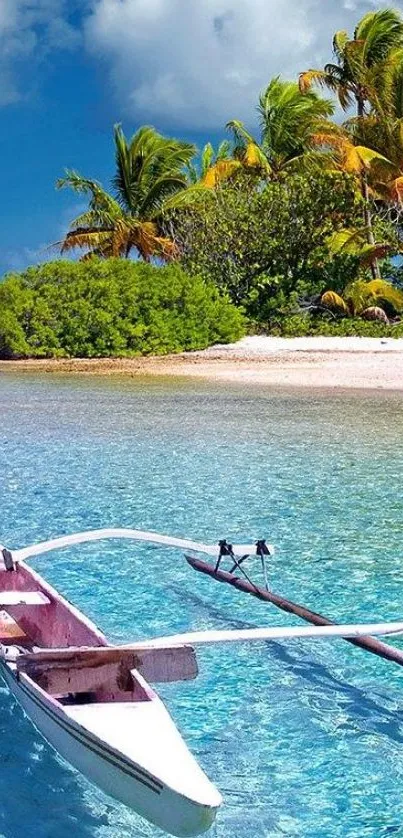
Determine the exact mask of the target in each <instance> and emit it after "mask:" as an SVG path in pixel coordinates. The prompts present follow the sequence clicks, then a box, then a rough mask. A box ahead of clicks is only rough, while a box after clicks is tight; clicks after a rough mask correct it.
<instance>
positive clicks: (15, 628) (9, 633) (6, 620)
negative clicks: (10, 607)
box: [0, 611, 28, 643]
mask: <svg viewBox="0 0 403 838" xmlns="http://www.w3.org/2000/svg"><path fill="white" fill-rule="evenodd" d="M27 639H28V635H27V634H25V631H24V630H23V629H22V628H21V626H19V625H18V623H17V622H16V621H15V620H14V619H13V617H11V616H10V614H7V611H0V643H8V642H9V641H10V640H12V641H14V642H15V641H17V640H22V641H24V640H27Z"/></svg>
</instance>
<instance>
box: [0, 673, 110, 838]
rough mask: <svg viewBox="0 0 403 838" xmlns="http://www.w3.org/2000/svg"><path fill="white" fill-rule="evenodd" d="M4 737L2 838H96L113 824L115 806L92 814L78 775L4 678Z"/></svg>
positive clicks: (0, 752)
mask: <svg viewBox="0 0 403 838" xmlns="http://www.w3.org/2000/svg"><path fill="white" fill-rule="evenodd" d="M0 741H1V749H0V758H1V766H2V770H1V771H0V800H1V801H2V804H1V811H0V834H1V835H2V838H26V837H27V835H31V834H35V838H49V836H51V835H52V836H57V838H71V836H72V835H78V834H79V835H80V838H94V834H95V833H96V830H99V829H100V828H101V827H105V826H110V819H109V817H108V812H109V811H110V810H112V806H110V805H109V804H108V801H105V809H104V813H102V811H100V812H99V814H97V815H94V814H93V813H92V812H91V809H90V806H88V805H86V804H85V802H84V799H83V797H84V791H83V785H82V780H81V778H80V777H79V775H78V774H77V773H76V772H75V771H72V770H71V769H69V768H67V767H66V765H65V764H64V762H62V760H61V759H60V757H58V756H57V755H56V753H55V752H54V751H53V750H52V749H51V748H50V746H48V745H47V744H46V743H45V741H44V740H43V738H42V736H41V735H40V734H39V733H37V732H36V730H35V728H34V727H33V726H32V724H31V723H30V722H29V720H28V719H27V717H26V716H25V715H24V713H23V711H22V709H21V707H20V706H19V704H17V702H16V701H15V699H14V697H13V696H12V695H11V693H10V692H9V690H8V688H7V687H6V686H3V681H2V680H1V679H0ZM99 809H100V810H101V806H100V807H99ZM31 829H32V830H33V832H32V833H31V831H30V830H31Z"/></svg>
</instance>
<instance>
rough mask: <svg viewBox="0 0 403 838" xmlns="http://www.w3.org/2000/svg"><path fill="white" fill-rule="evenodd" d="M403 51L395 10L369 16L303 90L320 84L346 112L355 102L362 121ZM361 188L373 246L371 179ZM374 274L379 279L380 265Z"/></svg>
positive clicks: (336, 42) (307, 77) (304, 79)
mask: <svg viewBox="0 0 403 838" xmlns="http://www.w3.org/2000/svg"><path fill="white" fill-rule="evenodd" d="M402 47H403V20H402V17H401V15H400V14H399V12H397V11H394V10H393V9H381V10H380V11H377V12H369V13H368V14H366V15H365V16H364V17H363V18H362V19H361V20H360V22H359V23H358V25H357V26H356V28H355V31H354V35H353V38H352V39H350V38H349V36H348V33H347V32H346V31H344V30H343V31H339V32H336V34H335V36H334V38H333V52H334V56H335V59H336V61H335V63H330V64H326V66H325V67H324V69H323V70H313V69H311V70H307V71H305V72H303V73H301V75H300V78H299V86H300V90H301V92H302V93H308V92H311V88H312V85H313V84H318V85H319V86H321V87H325V88H327V89H328V90H331V91H332V92H334V93H335V94H336V95H337V97H338V99H339V102H340V104H341V107H342V108H343V110H348V108H349V107H350V106H351V105H352V104H353V103H354V102H355V103H356V106H357V117H358V118H359V119H362V118H363V117H365V116H366V115H367V113H368V108H375V109H376V108H377V107H379V105H380V102H381V101H382V98H383V99H384V97H385V91H387V90H389V89H390V82H391V76H392V74H393V70H394V67H395V66H396V62H399V61H400V60H401V49H402ZM361 188H362V194H363V198H364V222H365V227H366V230H367V239H368V243H369V244H372V245H373V244H375V239H374V234H373V228H372V218H371V211H370V205H369V190H368V177H367V173H366V171H363V172H362V176H361ZM372 269H373V274H374V276H376V277H379V268H378V265H377V262H375V263H374V264H373V266H372Z"/></svg>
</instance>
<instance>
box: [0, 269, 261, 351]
mask: <svg viewBox="0 0 403 838" xmlns="http://www.w3.org/2000/svg"><path fill="white" fill-rule="evenodd" d="M244 331H245V326H244V318H243V315H242V312H241V311H240V310H239V309H236V308H235V306H234V305H232V303H231V302H230V300H229V298H228V296H227V295H226V294H225V293H223V292H220V291H218V289H217V288H216V287H215V286H214V285H213V284H212V283H211V282H206V281H204V280H203V279H202V278H201V277H199V276H192V277H190V276H188V275H187V274H186V273H184V271H183V270H182V269H181V268H180V267H179V266H178V265H174V264H172V265H169V266H167V267H155V266H153V265H150V264H146V263H144V262H131V261H127V260H121V259H110V260H95V259H94V260H90V261H87V262H78V263H74V262H68V261H57V262H51V263H48V264H44V265H40V266H38V267H35V268H28V270H26V271H25V272H24V273H22V274H19V275H10V276H8V277H6V278H5V279H4V281H3V282H2V283H0V357H2V358H13V357H27V356H33V357H55V356H56V357H57V356H65V357H82V358H92V357H102V356H115V357H116V356H123V355H125V356H130V355H145V354H150V353H152V354H165V353H168V352H181V351H182V350H194V349H204V348H205V347H206V346H209V345H211V344H212V343H216V342H217V341H219V342H222V343H227V342H229V341H232V340H237V339H238V338H239V337H241V336H242V335H243V334H244Z"/></svg>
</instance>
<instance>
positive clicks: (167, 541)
mask: <svg viewBox="0 0 403 838" xmlns="http://www.w3.org/2000/svg"><path fill="white" fill-rule="evenodd" d="M108 538H128V539H131V540H133V541H146V542H148V543H149V544H162V545H164V547H177V548H179V549H181V550H194V551H195V552H196V553H206V554H207V555H209V556H217V555H218V546H217V545H215V544H202V543H200V542H198V541H190V540H189V539H187V538H175V537H174V536H170V535H160V533H156V532H143V531H142V530H132V529H113V528H112V529H102V530H88V531H86V532H79V533H75V534H73V535H62V536H60V537H59V538H52V539H50V540H49V541H42V542H40V543H39V544H32V545H31V546H30V547H22V548H21V549H19V550H13V551H12V555H13V559H14V561H24V560H25V559H29V558H31V556H39V555H41V554H42V553H48V552H50V551H51V550H60V549H61V548H62V547H70V546H72V545H74V544H84V543H85V542H88V541H102V540H104V539H108ZM232 549H233V551H234V553H235V554H236V555H237V556H243V555H245V554H246V553H248V554H249V553H254V552H256V545H254V544H252V545H251V544H234V545H233V548H232Z"/></svg>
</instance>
